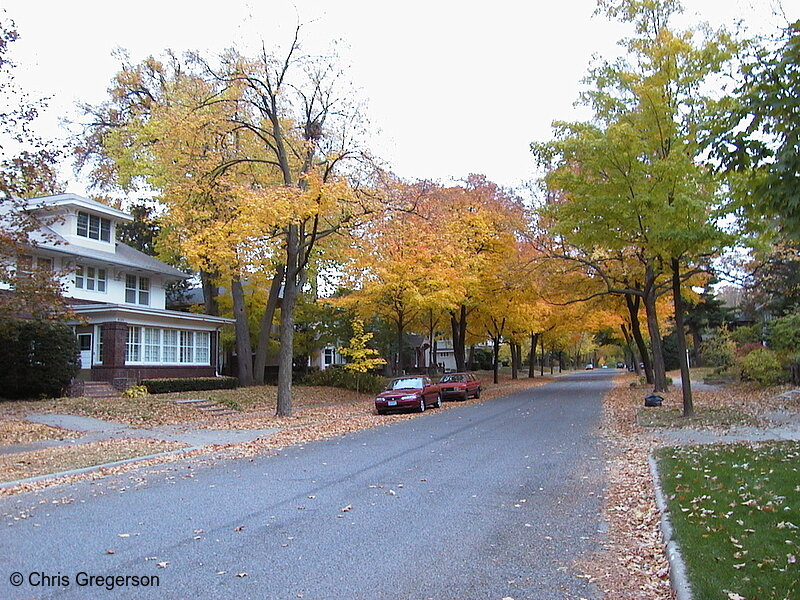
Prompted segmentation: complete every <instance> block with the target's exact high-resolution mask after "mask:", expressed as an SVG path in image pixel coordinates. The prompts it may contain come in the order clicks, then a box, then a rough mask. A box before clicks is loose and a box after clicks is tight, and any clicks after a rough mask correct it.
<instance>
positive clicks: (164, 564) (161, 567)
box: [157, 560, 169, 569]
mask: <svg viewBox="0 0 800 600" xmlns="http://www.w3.org/2000/svg"><path fill="white" fill-rule="evenodd" d="M168 564H169V561H166V560H165V561H163V562H160V563H157V566H158V568H159V569H166V568H167V565H168Z"/></svg>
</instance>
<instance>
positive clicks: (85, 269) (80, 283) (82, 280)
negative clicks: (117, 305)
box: [74, 265, 108, 294]
mask: <svg viewBox="0 0 800 600" xmlns="http://www.w3.org/2000/svg"><path fill="white" fill-rule="evenodd" d="M74 283H75V288H76V289H79V290H86V291H88V292H98V293H100V294H105V293H106V291H108V271H106V269H99V268H97V267H90V266H88V265H77V266H76V267H75V280H74Z"/></svg>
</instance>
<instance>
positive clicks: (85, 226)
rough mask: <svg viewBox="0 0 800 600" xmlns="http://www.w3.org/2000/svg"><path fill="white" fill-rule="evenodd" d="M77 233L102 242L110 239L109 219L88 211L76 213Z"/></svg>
mask: <svg viewBox="0 0 800 600" xmlns="http://www.w3.org/2000/svg"><path fill="white" fill-rule="evenodd" d="M78 235H79V236H81V237H85V238H90V239H92V240H100V241H103V242H110V241H111V221H110V220H109V219H104V218H103V217H98V216H97V215H90V214H89V213H85V212H79V213H78Z"/></svg>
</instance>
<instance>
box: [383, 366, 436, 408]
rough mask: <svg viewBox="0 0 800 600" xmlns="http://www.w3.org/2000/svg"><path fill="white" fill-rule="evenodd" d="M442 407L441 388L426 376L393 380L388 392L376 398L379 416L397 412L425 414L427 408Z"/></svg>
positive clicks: (387, 389) (412, 376)
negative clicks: (406, 411)
mask: <svg viewBox="0 0 800 600" xmlns="http://www.w3.org/2000/svg"><path fill="white" fill-rule="evenodd" d="M441 405H442V396H441V394H440V393H439V386H438V385H436V384H435V383H433V382H432V381H431V378H430V377H425V376H424V375H411V376H408V377H398V378H397V379H393V380H392V381H391V382H389V387H387V388H386V391H385V392H381V393H380V394H379V395H378V397H377V398H375V410H376V411H378V414H379V415H382V414H385V413H387V412H391V411H396V410H416V411H418V412H423V411H424V410H425V409H426V408H429V407H432V408H439V407H440V406H441Z"/></svg>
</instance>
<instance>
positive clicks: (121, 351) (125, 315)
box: [18, 194, 231, 385]
mask: <svg viewBox="0 0 800 600" xmlns="http://www.w3.org/2000/svg"><path fill="white" fill-rule="evenodd" d="M29 207H30V209H31V210H34V211H36V212H37V213H38V214H39V215H41V216H42V222H43V223H46V225H44V224H43V225H42V228H41V231H40V232H38V233H37V234H35V235H33V236H32V238H33V240H34V241H35V242H36V245H35V246H33V247H31V249H30V255H27V256H23V257H20V261H19V262H22V261H23V260H24V261H25V262H26V263H28V264H30V265H36V266H38V267H39V268H49V269H53V270H55V271H56V272H58V273H63V275H62V277H63V282H64V288H65V295H66V296H67V298H68V299H69V302H70V304H71V305H72V309H73V311H74V312H75V314H76V315H77V317H78V319H76V320H75V321H74V322H73V323H72V325H73V327H74V329H75V333H76V335H77V336H78V340H79V343H80V349H81V378H83V379H87V380H93V381H108V382H112V383H116V384H118V385H125V384H126V383H133V382H135V381H139V380H141V379H149V378H155V377H209V376H214V375H215V374H217V373H218V370H219V366H220V352H219V332H220V329H221V327H222V326H223V325H224V324H225V323H228V322H231V319H225V318H222V317H214V316H210V315H203V314H195V313H187V312H178V311H173V310H166V308H165V303H166V293H165V289H166V287H167V285H168V284H170V283H172V282H176V281H180V280H182V279H187V278H189V277H190V276H189V275H186V274H185V273H183V272H182V271H180V270H178V269H175V268H174V267H171V266H169V265H167V264H165V263H163V262H161V261H159V260H157V259H155V258H153V257H152V256H148V255H146V254H143V253H142V252H139V251H138V250H135V249H134V248H131V247H130V246H127V245H125V244H123V243H121V242H118V241H117V240H116V230H117V226H118V225H120V224H122V223H128V222H131V221H133V218H132V217H131V216H130V215H128V214H126V213H124V212H122V211H120V210H117V209H115V208H112V207H110V206H107V205H105V204H101V203H99V202H95V201H93V200H90V199H88V198H84V197H81V196H77V195H75V194H59V195H57V196H47V197H43V198H35V199H32V200H30V201H29ZM18 267H19V263H18Z"/></svg>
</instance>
